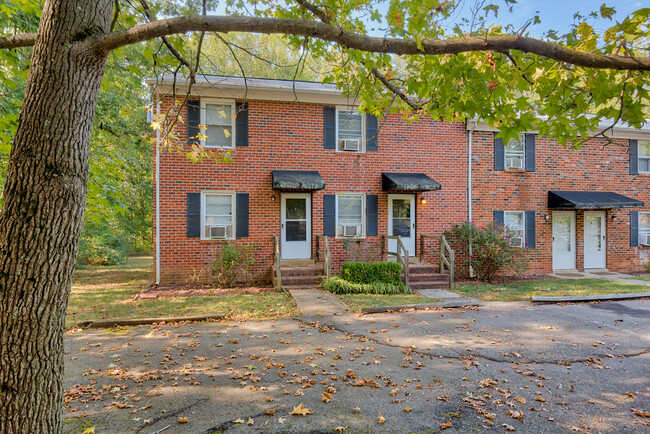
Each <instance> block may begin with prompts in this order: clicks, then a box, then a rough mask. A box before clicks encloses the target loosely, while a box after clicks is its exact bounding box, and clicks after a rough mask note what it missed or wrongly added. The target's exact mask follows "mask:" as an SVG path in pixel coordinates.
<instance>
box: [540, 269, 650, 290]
mask: <svg viewBox="0 0 650 434" xmlns="http://www.w3.org/2000/svg"><path fill="white" fill-rule="evenodd" d="M549 276H551V277H557V278H560V279H606V280H611V281H614V282H622V283H629V284H632V285H644V286H650V282H648V281H645V280H640V279H636V278H635V277H634V276H632V275H630V274H625V273H617V272H615V271H607V270H589V271H576V270H554V271H553V272H552V273H550V274H549Z"/></svg>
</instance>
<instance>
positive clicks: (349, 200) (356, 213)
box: [336, 194, 366, 238]
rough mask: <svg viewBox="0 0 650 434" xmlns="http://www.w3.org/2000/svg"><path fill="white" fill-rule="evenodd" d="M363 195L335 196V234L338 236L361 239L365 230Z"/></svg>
mask: <svg viewBox="0 0 650 434" xmlns="http://www.w3.org/2000/svg"><path fill="white" fill-rule="evenodd" d="M364 199H365V195H363V194H337V195H336V233H337V235H339V236H344V237H355V238H363V237H364V234H365V228H364V224H363V222H364V221H365V218H364V210H365V209H366V207H365V206H364V203H363V202H364Z"/></svg>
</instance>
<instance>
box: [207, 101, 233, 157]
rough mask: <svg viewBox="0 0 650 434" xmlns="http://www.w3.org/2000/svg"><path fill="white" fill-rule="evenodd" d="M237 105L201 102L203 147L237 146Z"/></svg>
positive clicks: (226, 102) (229, 102) (222, 102)
mask: <svg viewBox="0 0 650 434" xmlns="http://www.w3.org/2000/svg"><path fill="white" fill-rule="evenodd" d="M234 132H235V103H234V102H231V101H220V100H210V99H202V100H201V133H202V134H203V135H205V137H202V139H201V145H202V146H205V147H208V148H233V147H234V146H235V134H234Z"/></svg>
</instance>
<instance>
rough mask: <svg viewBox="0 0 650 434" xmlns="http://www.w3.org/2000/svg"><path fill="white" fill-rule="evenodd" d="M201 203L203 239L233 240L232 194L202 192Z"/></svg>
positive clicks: (233, 211) (233, 205) (233, 204)
mask: <svg viewBox="0 0 650 434" xmlns="http://www.w3.org/2000/svg"><path fill="white" fill-rule="evenodd" d="M201 197H202V199H203V200H202V203H201V205H202V206H201V216H202V218H201V222H202V226H203V230H202V231H201V234H202V235H203V239H215V238H224V239H231V238H234V234H235V229H234V220H233V215H235V195H234V193H221V192H220V193H217V192H215V193H212V192H204V193H203V194H202V195H201Z"/></svg>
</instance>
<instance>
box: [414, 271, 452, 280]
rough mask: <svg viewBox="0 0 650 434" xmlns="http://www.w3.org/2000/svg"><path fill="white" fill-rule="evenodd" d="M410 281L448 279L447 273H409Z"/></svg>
mask: <svg viewBox="0 0 650 434" xmlns="http://www.w3.org/2000/svg"><path fill="white" fill-rule="evenodd" d="M409 281H410V282H447V281H449V275H448V274H439V273H422V274H414V273H409Z"/></svg>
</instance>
